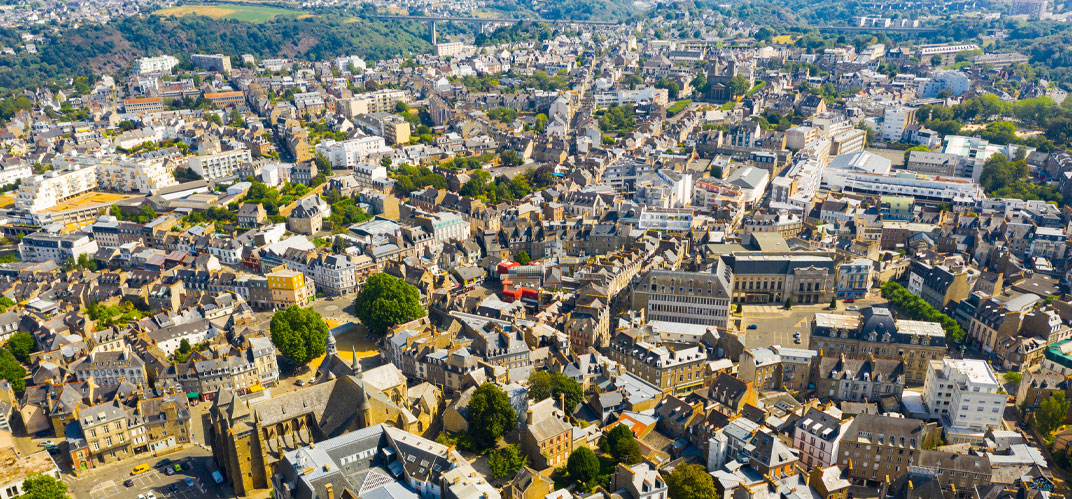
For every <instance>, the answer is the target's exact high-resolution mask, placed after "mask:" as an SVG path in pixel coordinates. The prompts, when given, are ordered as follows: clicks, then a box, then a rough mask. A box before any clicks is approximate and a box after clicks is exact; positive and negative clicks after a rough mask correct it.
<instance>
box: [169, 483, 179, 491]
mask: <svg viewBox="0 0 1072 499" xmlns="http://www.w3.org/2000/svg"><path fill="white" fill-rule="evenodd" d="M168 490H170V491H172V492H178V491H179V484H177V483H173V484H171V485H170V486H168Z"/></svg>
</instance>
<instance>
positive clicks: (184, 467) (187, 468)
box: [182, 461, 190, 471]
mask: <svg viewBox="0 0 1072 499" xmlns="http://www.w3.org/2000/svg"><path fill="white" fill-rule="evenodd" d="M182 470H183V471H190V462H189V461H183V462H182Z"/></svg>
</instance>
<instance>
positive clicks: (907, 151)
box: [904, 146, 930, 163]
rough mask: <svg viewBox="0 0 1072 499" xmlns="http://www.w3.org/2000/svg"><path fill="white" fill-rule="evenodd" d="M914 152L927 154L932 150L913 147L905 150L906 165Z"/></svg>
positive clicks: (925, 147) (924, 147) (923, 147)
mask: <svg viewBox="0 0 1072 499" xmlns="http://www.w3.org/2000/svg"><path fill="white" fill-rule="evenodd" d="M912 151H924V152H927V151H930V148H928V147H927V146H912V147H909V148H908V149H905V152H904V161H905V163H908V156H910V155H911V154H912Z"/></svg>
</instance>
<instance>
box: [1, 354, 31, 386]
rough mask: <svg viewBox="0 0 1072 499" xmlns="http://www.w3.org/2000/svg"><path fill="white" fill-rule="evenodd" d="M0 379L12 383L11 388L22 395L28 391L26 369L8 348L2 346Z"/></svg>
mask: <svg viewBox="0 0 1072 499" xmlns="http://www.w3.org/2000/svg"><path fill="white" fill-rule="evenodd" d="M0 379H4V380H7V382H8V383H11V389H12V390H15V393H16V394H19V395H21V394H22V392H24V391H26V369H23V368H22V364H19V361H18V360H17V359H15V356H14V355H12V354H11V352H10V351H8V350H7V349H6V348H0Z"/></svg>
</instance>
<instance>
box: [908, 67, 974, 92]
mask: <svg viewBox="0 0 1072 499" xmlns="http://www.w3.org/2000/svg"><path fill="white" fill-rule="evenodd" d="M969 88H971V80H969V79H968V77H967V75H965V74H964V73H962V72H960V71H951V70H944V71H936V72H935V73H934V74H932V75H931V77H930V78H928V79H925V80H923V83H922V84H921V85H920V89H919V95H920V97H924V98H928V99H931V98H935V97H938V94H939V93H940V92H941V91H942V90H948V91H949V93H951V94H952V95H954V96H958V95H960V94H962V93H964V92H967V91H968V89H969Z"/></svg>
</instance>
